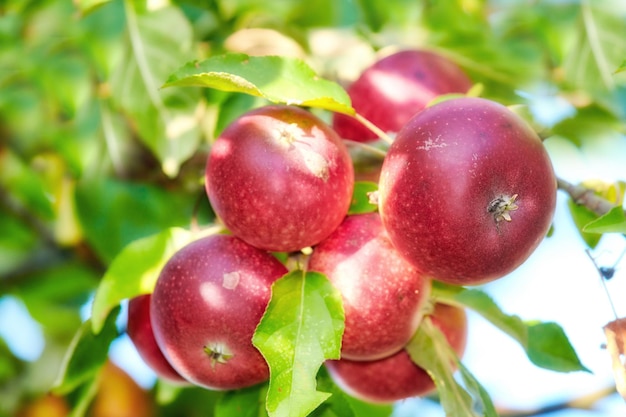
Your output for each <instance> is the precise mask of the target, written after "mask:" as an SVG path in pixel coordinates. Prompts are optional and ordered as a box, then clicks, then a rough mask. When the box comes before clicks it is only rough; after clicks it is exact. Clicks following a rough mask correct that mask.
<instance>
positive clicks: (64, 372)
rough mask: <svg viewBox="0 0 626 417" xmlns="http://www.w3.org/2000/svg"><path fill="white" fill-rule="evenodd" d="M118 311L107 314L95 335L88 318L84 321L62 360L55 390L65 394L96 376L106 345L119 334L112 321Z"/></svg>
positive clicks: (104, 360)
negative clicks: (100, 329) (104, 321)
mask: <svg viewBox="0 0 626 417" xmlns="http://www.w3.org/2000/svg"><path fill="white" fill-rule="evenodd" d="M119 312H120V309H119V308H117V309H115V310H113V311H112V312H111V313H110V314H109V316H108V317H107V320H106V323H105V325H104V327H103V329H102V331H101V332H100V333H99V334H97V335H96V334H94V333H93V332H92V330H91V322H90V321H89V320H87V321H86V322H84V323H83V325H82V326H81V327H80V329H79V330H78V332H77V333H76V335H75V336H74V339H73V340H72V343H71V345H70V347H69V349H68V351H67V354H66V356H65V359H64V360H63V364H62V366H61V371H60V373H59V376H58V378H57V381H56V382H55V384H54V392H56V393H58V394H68V393H70V392H72V391H73V390H74V389H76V388H78V387H79V386H81V385H83V384H85V383H87V382H88V381H89V380H91V379H93V378H94V377H95V376H96V374H97V373H98V371H99V370H100V368H102V365H104V363H105V362H106V360H107V356H108V352H109V345H110V344H111V342H113V340H114V339H115V338H116V337H117V336H118V331H117V327H116V324H115V320H116V319H117V316H118V314H119Z"/></svg>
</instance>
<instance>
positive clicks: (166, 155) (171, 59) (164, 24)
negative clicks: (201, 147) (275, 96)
mask: <svg viewBox="0 0 626 417" xmlns="http://www.w3.org/2000/svg"><path fill="white" fill-rule="evenodd" d="M124 6H125V7H124V10H125V13H126V24H127V30H128V43H127V44H126V48H125V51H123V53H124V57H123V60H122V62H121V63H120V64H118V65H117V68H116V71H115V72H114V73H113V74H112V75H111V81H110V84H111V92H112V99H113V101H114V102H115V103H116V104H117V105H118V106H119V107H120V108H121V109H122V110H123V111H124V112H125V113H127V114H128V115H129V116H130V117H131V118H132V119H131V120H132V122H133V125H134V127H135V128H136V129H137V131H138V133H139V136H140V139H141V140H142V141H143V143H145V144H146V145H147V146H148V147H149V148H150V150H151V151H152V152H153V153H154V154H155V155H156V156H157V158H158V159H159V161H160V162H161V168H162V170H163V172H164V173H165V174H166V175H168V176H170V177H175V176H176V175H177V174H178V171H179V169H180V165H181V164H182V163H183V162H184V161H185V160H187V159H188V158H189V157H190V156H191V155H192V154H193V153H194V152H195V151H196V150H197V147H198V144H199V143H200V127H199V125H200V123H198V121H199V120H198V116H199V114H198V112H199V111H200V110H201V109H202V108H201V107H199V106H200V103H201V100H200V94H199V92H198V91H193V90H181V89H172V90H169V91H161V90H159V86H160V84H161V80H163V79H164V78H165V77H166V76H167V74H169V73H170V72H171V71H173V70H174V69H175V68H176V67H177V66H179V65H180V62H185V61H187V60H189V59H191V57H193V55H194V54H193V50H192V49H191V47H192V45H193V30H192V27H191V24H190V22H189V20H188V19H187V18H186V17H185V15H184V14H183V12H182V10H181V9H180V8H177V7H174V6H167V7H162V8H159V9H157V10H154V11H141V10H137V9H136V8H135V6H136V5H135V2H131V1H126V2H124ZM137 7H139V6H137ZM172 28H176V30H172Z"/></svg>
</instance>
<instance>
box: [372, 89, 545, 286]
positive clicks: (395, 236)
mask: <svg viewBox="0 0 626 417" xmlns="http://www.w3.org/2000/svg"><path fill="white" fill-rule="evenodd" d="M379 185H380V190H379V208H380V212H381V217H382V220H383V225H384V226H385V229H386V230H387V232H388V234H389V237H390V239H391V241H392V242H393V244H394V246H395V247H396V248H397V250H398V251H399V252H400V253H401V254H402V255H403V256H404V257H405V258H406V259H407V260H409V261H410V262H411V263H412V264H413V265H414V266H415V267H416V268H418V269H419V270H421V271H423V272H424V273H426V274H427V276H429V277H431V278H434V279H438V280H441V281H445V282H448V283H452V284H461V285H474V284H480V283H484V282H488V281H491V280H494V279H496V278H499V277H502V276H504V275H506V274H508V273H510V272H511V271H513V270H514V269H515V268H517V267H518V266H519V265H520V264H522V263H523V262H524V261H525V260H526V259H527V258H528V257H529V256H530V255H531V253H532V252H533V251H534V250H535V248H536V247H537V245H539V243H540V242H541V241H542V239H543V238H544V236H545V235H546V233H547V232H548V229H549V227H550V223H551V220H552V216H553V214H554V209H555V204H556V191H557V188H556V178H555V175H554V171H553V169H552V164H551V162H550V158H549V156H548V153H547V152H546V150H545V148H544V147H543V144H542V143H541V140H540V139H539V137H538V136H537V135H536V134H535V132H533V131H532V129H531V128H530V127H529V126H528V125H527V124H526V123H525V122H524V121H523V120H522V119H520V118H519V117H518V116H517V115H515V114H514V113H513V112H511V111H510V110H509V109H507V108H506V107H505V106H502V105H501V104H498V103H495V102H493V101H489V100H486V99H481V98H467V97H463V98H454V99H450V100H447V101H444V102H441V103H438V104H436V105H434V106H432V107H429V108H427V109H425V110H423V111H422V112H420V113H419V114H417V115H416V116H415V117H414V118H412V119H411V120H410V121H409V122H408V123H407V125H406V126H405V127H404V128H403V129H402V130H401V131H400V132H399V133H398V135H397V137H396V140H395V141H394V143H393V145H392V146H391V147H390V149H389V152H388V153H387V156H386V157H385V161H384V163H383V168H382V170H381V179H380V184H379Z"/></svg>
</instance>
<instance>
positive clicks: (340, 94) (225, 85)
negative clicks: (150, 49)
mask: <svg viewBox="0 0 626 417" xmlns="http://www.w3.org/2000/svg"><path fill="white" fill-rule="evenodd" d="M174 86H179V87H183V86H185V87H208V88H215V89H218V90H222V91H231V92H238V93H245V94H250V95H253V96H258V97H264V98H266V99H267V100H269V101H271V102H273V103H280V104H289V105H297V106H308V107H317V108H321V109H326V110H331V111H336V112H340V113H345V114H354V109H353V108H352V105H351V103H350V98H349V97H348V94H347V93H346V92H345V90H344V89H343V88H341V87H340V86H339V84H336V83H334V82H331V81H328V80H325V79H323V78H320V77H318V76H317V75H316V74H315V72H314V71H313V70H312V69H311V67H309V66H308V65H307V64H306V63H305V62H304V61H302V60H300V59H297V58H290V57H282V56H248V55H245V54H226V55H220V56H214V57H211V58H208V59H206V60H204V61H201V62H198V61H194V62H189V63H187V64H186V65H185V66H183V67H182V68H180V69H179V70H177V71H176V72H174V73H173V74H172V75H170V77H169V78H168V79H167V81H166V82H165V84H164V85H163V87H174Z"/></svg>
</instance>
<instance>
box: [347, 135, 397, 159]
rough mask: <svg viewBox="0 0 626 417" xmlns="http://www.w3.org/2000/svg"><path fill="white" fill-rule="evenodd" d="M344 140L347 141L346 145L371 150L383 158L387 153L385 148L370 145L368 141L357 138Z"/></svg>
mask: <svg viewBox="0 0 626 417" xmlns="http://www.w3.org/2000/svg"><path fill="white" fill-rule="evenodd" d="M343 141H344V142H345V143H346V145H349V146H352V147H354V148H359V149H362V150H364V151H367V152H370V153H372V154H375V155H378V156H380V157H382V158H384V157H385V156H386V155H387V151H386V150H385V149H379V148H377V147H375V146H372V145H368V144H366V143H363V142H358V141H356V140H350V139H343Z"/></svg>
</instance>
